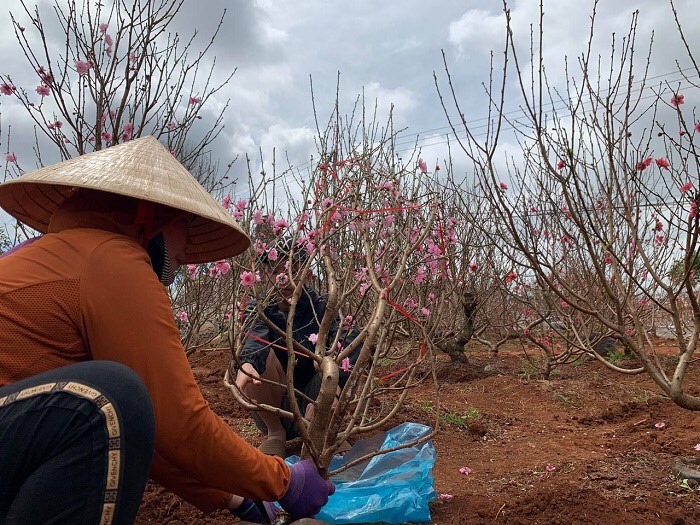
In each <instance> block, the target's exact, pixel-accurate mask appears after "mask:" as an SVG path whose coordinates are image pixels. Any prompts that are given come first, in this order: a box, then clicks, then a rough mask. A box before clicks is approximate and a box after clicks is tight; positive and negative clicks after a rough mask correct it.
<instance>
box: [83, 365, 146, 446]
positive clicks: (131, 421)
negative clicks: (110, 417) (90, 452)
mask: <svg viewBox="0 0 700 525" xmlns="http://www.w3.org/2000/svg"><path fill="white" fill-rule="evenodd" d="M93 364H94V366H93V369H92V371H91V372H92V374H91V375H93V376H94V379H93V381H94V382H96V383H97V384H101V385H103V395H104V396H105V398H106V399H108V400H109V401H110V402H111V403H112V404H113V405H115V406H116V407H117V408H118V411H119V413H120V414H121V419H122V422H123V424H124V427H125V431H126V432H127V433H129V434H130V435H131V439H134V438H136V437H137V436H140V438H141V439H142V440H143V441H144V443H143V445H144V446H150V447H152V446H153V441H154V436H155V418H154V414H153V405H152V403H151V398H150V396H149V395H148V390H147V388H146V385H145V384H144V383H143V381H142V380H141V378H140V377H139V376H138V374H136V372H134V371H133V370H131V369H130V368H129V367H127V366H124V365H122V364H120V363H115V362H112V361H93Z"/></svg>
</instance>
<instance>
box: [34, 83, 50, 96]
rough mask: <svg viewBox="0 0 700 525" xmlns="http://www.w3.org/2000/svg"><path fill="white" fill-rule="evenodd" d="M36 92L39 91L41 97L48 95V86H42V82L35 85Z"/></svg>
mask: <svg viewBox="0 0 700 525" xmlns="http://www.w3.org/2000/svg"><path fill="white" fill-rule="evenodd" d="M36 92H37V93H39V94H40V95H41V96H42V97H48V96H49V94H50V93H51V91H50V90H49V88H48V87H46V86H44V85H43V84H42V85H40V86H37V88H36Z"/></svg>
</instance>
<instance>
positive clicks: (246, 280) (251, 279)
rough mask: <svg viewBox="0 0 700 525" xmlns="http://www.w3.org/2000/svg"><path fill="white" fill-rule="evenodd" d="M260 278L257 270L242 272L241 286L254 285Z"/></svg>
mask: <svg viewBox="0 0 700 525" xmlns="http://www.w3.org/2000/svg"><path fill="white" fill-rule="evenodd" d="M259 280H260V276H259V275H258V273H257V272H255V273H253V272H242V273H241V286H244V287H246V288H249V287H251V286H254V285H255V283H256V282H257V281H259Z"/></svg>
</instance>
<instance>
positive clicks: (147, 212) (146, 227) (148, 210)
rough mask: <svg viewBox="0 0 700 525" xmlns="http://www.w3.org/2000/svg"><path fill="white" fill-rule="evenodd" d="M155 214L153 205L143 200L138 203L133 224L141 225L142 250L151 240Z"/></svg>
mask: <svg viewBox="0 0 700 525" xmlns="http://www.w3.org/2000/svg"><path fill="white" fill-rule="evenodd" d="M155 213H156V205H155V203H153V202H150V201H145V200H140V201H139V207H138V209H137V210H136V217H135V218H134V224H142V225H143V241H142V242H141V244H142V245H143V247H144V248H145V247H146V246H148V241H150V240H151V235H152V234H153V218H154V217H155Z"/></svg>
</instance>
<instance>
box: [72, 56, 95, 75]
mask: <svg viewBox="0 0 700 525" xmlns="http://www.w3.org/2000/svg"><path fill="white" fill-rule="evenodd" d="M90 67H92V64H91V63H90V62H83V61H82V60H78V61H77V62H76V63H75V70H76V71H77V72H78V75H80V76H81V77H82V76H83V75H85V74H86V73H87V72H88V71H90Z"/></svg>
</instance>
